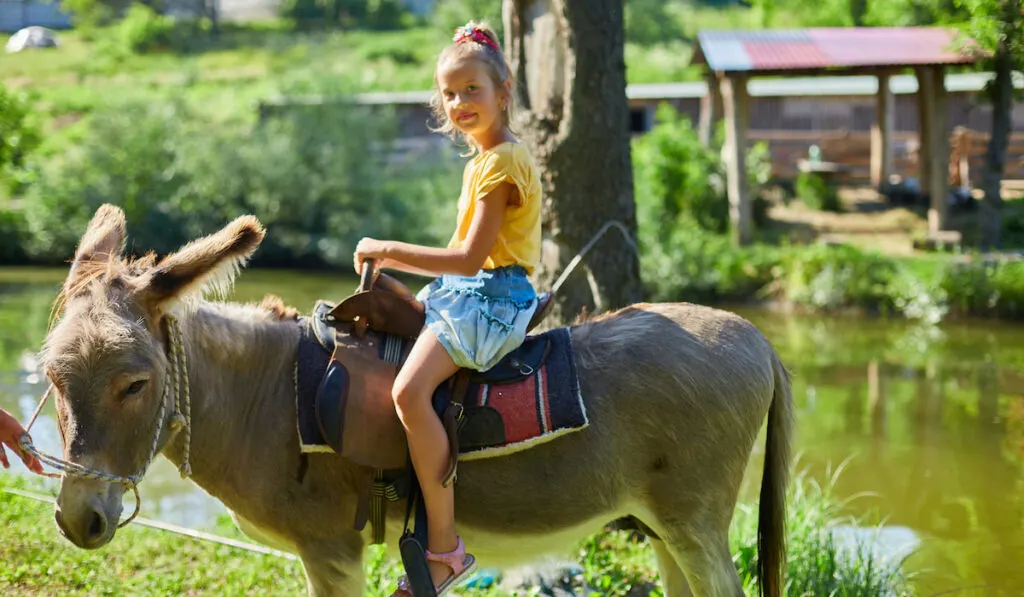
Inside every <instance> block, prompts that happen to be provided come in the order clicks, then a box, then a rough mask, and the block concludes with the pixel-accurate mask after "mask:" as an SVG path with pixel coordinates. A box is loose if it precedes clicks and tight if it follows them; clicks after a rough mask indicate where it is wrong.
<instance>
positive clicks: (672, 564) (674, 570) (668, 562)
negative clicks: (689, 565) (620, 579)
mask: <svg viewBox="0 0 1024 597" xmlns="http://www.w3.org/2000/svg"><path fill="white" fill-rule="evenodd" d="M647 541H649V542H650V544H651V547H652V548H654V557H655V558H657V560H658V577H659V578H660V579H661V588H662V591H663V592H664V593H665V597H692V596H693V592H692V591H690V583H688V582H686V575H684V574H683V571H682V569H681V568H679V564H677V563H676V559H675V558H674V557H673V556H672V553H671V552H670V551H669V550H668V546H667V545H665V542H664V541H662V540H661V539H655V538H654V537H650V536H648V537H647Z"/></svg>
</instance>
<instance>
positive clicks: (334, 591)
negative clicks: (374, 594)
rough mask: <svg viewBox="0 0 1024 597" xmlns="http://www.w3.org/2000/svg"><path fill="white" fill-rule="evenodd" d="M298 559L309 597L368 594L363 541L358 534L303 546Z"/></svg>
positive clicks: (349, 534)
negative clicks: (304, 575)
mask: <svg viewBox="0 0 1024 597" xmlns="http://www.w3.org/2000/svg"><path fill="white" fill-rule="evenodd" d="M299 557H301V558H302V566H303V568H305V570H306V587H307V588H308V590H309V597H358V596H359V595H362V594H363V593H364V592H365V591H366V578H365V575H364V572H363V540H362V537H360V536H359V534H358V533H346V534H345V535H344V536H342V537H338V538H335V539H330V540H321V541H311V542H308V543H303V544H301V545H300V546H299Z"/></svg>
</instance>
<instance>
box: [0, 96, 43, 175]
mask: <svg viewBox="0 0 1024 597" xmlns="http://www.w3.org/2000/svg"><path fill="white" fill-rule="evenodd" d="M41 142H42V137H41V136H40V134H39V129H38V127H37V126H36V123H35V122H34V120H33V113H32V111H31V109H30V108H29V104H28V101H27V100H26V98H25V96H24V95H23V94H21V93H19V92H15V91H11V90H9V89H8V88H7V87H6V86H5V85H3V84H0V176H2V177H3V179H4V180H5V181H6V182H7V183H8V184H9V185H11V186H12V191H14V192H17V189H18V186H19V185H20V184H21V183H22V182H23V181H24V180H25V177H26V176H27V173H26V172H25V170H24V166H25V163H26V160H27V159H28V157H29V155H30V154H31V153H32V152H33V151H34V150H35V149H36V148H37V147H39V144H40V143H41Z"/></svg>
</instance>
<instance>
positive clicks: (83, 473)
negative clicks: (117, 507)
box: [18, 315, 192, 528]
mask: <svg viewBox="0 0 1024 597" xmlns="http://www.w3.org/2000/svg"><path fill="white" fill-rule="evenodd" d="M167 335H168V340H169V342H170V344H171V359H170V371H169V372H168V374H169V375H170V377H171V379H170V380H168V383H167V384H166V385H165V386H164V391H163V394H161V396H160V408H159V410H158V411H157V422H156V433H154V434H153V442H152V443H151V444H150V446H149V455H148V456H147V457H146V462H145V463H144V464H143V465H142V468H141V469H140V470H139V472H138V473H136V474H134V475H132V476H130V477H122V476H120V475H114V474H111V473H107V472H104V471H100V470H97V469H92V468H89V467H87V466H83V465H81V464H78V463H75V462H71V461H68V460H64V459H62V458H57V457H56V456H50V455H49V454H46V453H45V452H41V451H39V450H38V449H36V447H35V446H34V445H33V444H32V438H31V437H29V434H28V432H29V430H30V429H32V425H33V424H34V423H35V422H36V418H38V416H39V413H40V412H41V411H42V410H43V405H45V404H46V400H47V399H48V398H49V397H50V394H51V393H52V392H53V384H52V383H51V384H50V387H49V388H47V389H46V392H45V393H44V394H43V397H42V399H40V401H39V405H38V406H36V410H35V412H34V413H33V414H32V418H31V419H29V422H28V426H27V427H26V428H25V433H24V434H23V435H22V436H21V438H19V440H18V445H19V447H20V448H21V449H22V450H23V451H25V452H28V453H29V454H32V455H33V456H35V457H36V458H38V459H39V461H40V462H42V463H44V464H46V465H49V466H50V467H52V468H55V469H57V470H59V471H61V472H62V473H63V474H62V475H58V474H55V473H47V472H44V473H42V474H43V476H45V477H50V478H56V479H59V478H61V477H63V476H64V475H72V476H75V477H84V478H86V479H96V480H98V481H106V482H108V483H120V484H122V485H125V486H126V487H127V488H129V489H131V490H132V492H133V493H134V495H135V510H134V511H133V512H132V515H131V516H129V517H128V518H127V519H126V520H125V521H124V522H121V523H120V524H118V525H117V528H121V527H123V526H125V525H127V524H128V523H130V522H131V521H132V520H134V519H135V517H136V516H138V514H139V509H140V508H141V507H142V497H141V496H140V495H139V488H138V484H139V482H140V481H141V480H142V477H143V476H144V475H145V474H146V470H147V469H148V468H149V465H150V464H152V462H153V459H154V458H155V457H156V451H157V446H158V445H159V443H160V434H161V433H162V432H163V428H164V420H165V419H164V414H165V413H166V412H167V398H168V394H170V393H172V390H173V393H174V413H173V414H172V415H171V422H170V425H169V426H170V429H171V431H172V432H174V433H177V432H178V431H181V430H182V428H184V432H185V439H184V444H185V445H184V460H183V461H182V464H181V466H180V467H178V470H179V471H180V472H181V476H182V478H185V477H187V476H189V475H191V474H192V465H191V462H190V459H189V450H190V443H191V437H192V432H191V428H192V415H191V410H192V404H191V402H192V399H191V394H190V392H189V383H188V370H187V369H186V368H185V351H184V349H183V347H182V337H181V329H180V327H179V326H178V320H177V319H176V318H174V317H173V316H170V315H169V316H167ZM182 401H183V402H184V407H185V408H184V412H182V410H183V409H182V408H181V406H182Z"/></svg>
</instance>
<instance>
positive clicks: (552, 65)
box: [503, 0, 642, 322]
mask: <svg viewBox="0 0 1024 597" xmlns="http://www.w3.org/2000/svg"><path fill="white" fill-rule="evenodd" d="M503 20H504V25H505V40H506V43H505V47H506V49H507V52H508V58H509V62H510V64H511V67H512V72H513V73H514V76H515V79H516V88H517V92H516V103H517V104H518V106H519V110H520V113H519V117H518V118H517V119H516V132H518V133H521V134H522V137H523V141H524V142H525V143H526V144H527V146H528V147H530V149H531V152H532V154H533V157H534V159H535V160H536V163H537V166H538V167H539V169H540V171H541V179H542V184H543V190H544V223H543V228H544V248H543V255H542V264H541V266H540V268H538V272H537V275H536V278H537V280H536V284H537V287H538V289H544V288H550V287H551V285H552V284H553V282H554V281H555V279H556V278H557V277H558V276H559V275H560V274H561V273H562V272H563V271H564V269H565V268H566V266H567V265H568V264H569V262H570V261H571V260H572V258H573V257H574V256H575V255H576V254H577V253H578V252H580V251H581V250H582V249H583V248H584V246H585V245H587V244H588V243H589V242H590V241H591V239H592V238H593V237H594V235H595V234H596V233H597V232H598V231H599V230H600V229H601V228H602V227H603V226H604V225H605V224H606V223H608V222H611V221H618V222H621V223H622V224H623V225H624V226H625V228H626V230H628V231H629V237H630V238H629V239H626V238H625V237H624V235H623V234H622V233H621V231H620V230H618V229H617V228H615V227H611V228H608V229H607V230H606V232H605V234H604V235H603V236H602V237H601V238H600V240H599V241H597V242H596V244H594V245H593V246H592V247H591V249H590V251H589V252H588V253H587V254H586V255H585V256H584V258H583V260H582V262H581V263H580V264H579V266H578V267H577V268H576V269H575V270H574V271H573V273H572V275H570V276H569V278H568V279H567V280H566V282H565V284H564V285H563V286H562V287H561V289H560V290H559V291H558V296H556V299H555V300H556V304H555V308H554V312H553V314H554V316H555V318H556V320H557V321H561V322H568V321H571V320H572V319H574V318H575V317H576V316H577V315H578V314H579V313H580V312H581V311H582V310H583V309H586V310H587V311H589V312H600V311H605V310H609V309H614V308H618V307H622V306H626V305H629V304H631V303H635V302H637V301H639V300H641V298H642V288H641V284H640V264H639V257H638V255H637V254H636V252H635V250H634V248H635V244H634V243H635V242H636V241H635V239H636V204H635V203H634V200H633V172H632V165H631V162H630V146H629V141H630V131H629V107H628V105H627V102H626V68H625V59H624V56H623V46H624V28H623V27H624V26H623V2H622V0H504V5H503Z"/></svg>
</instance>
